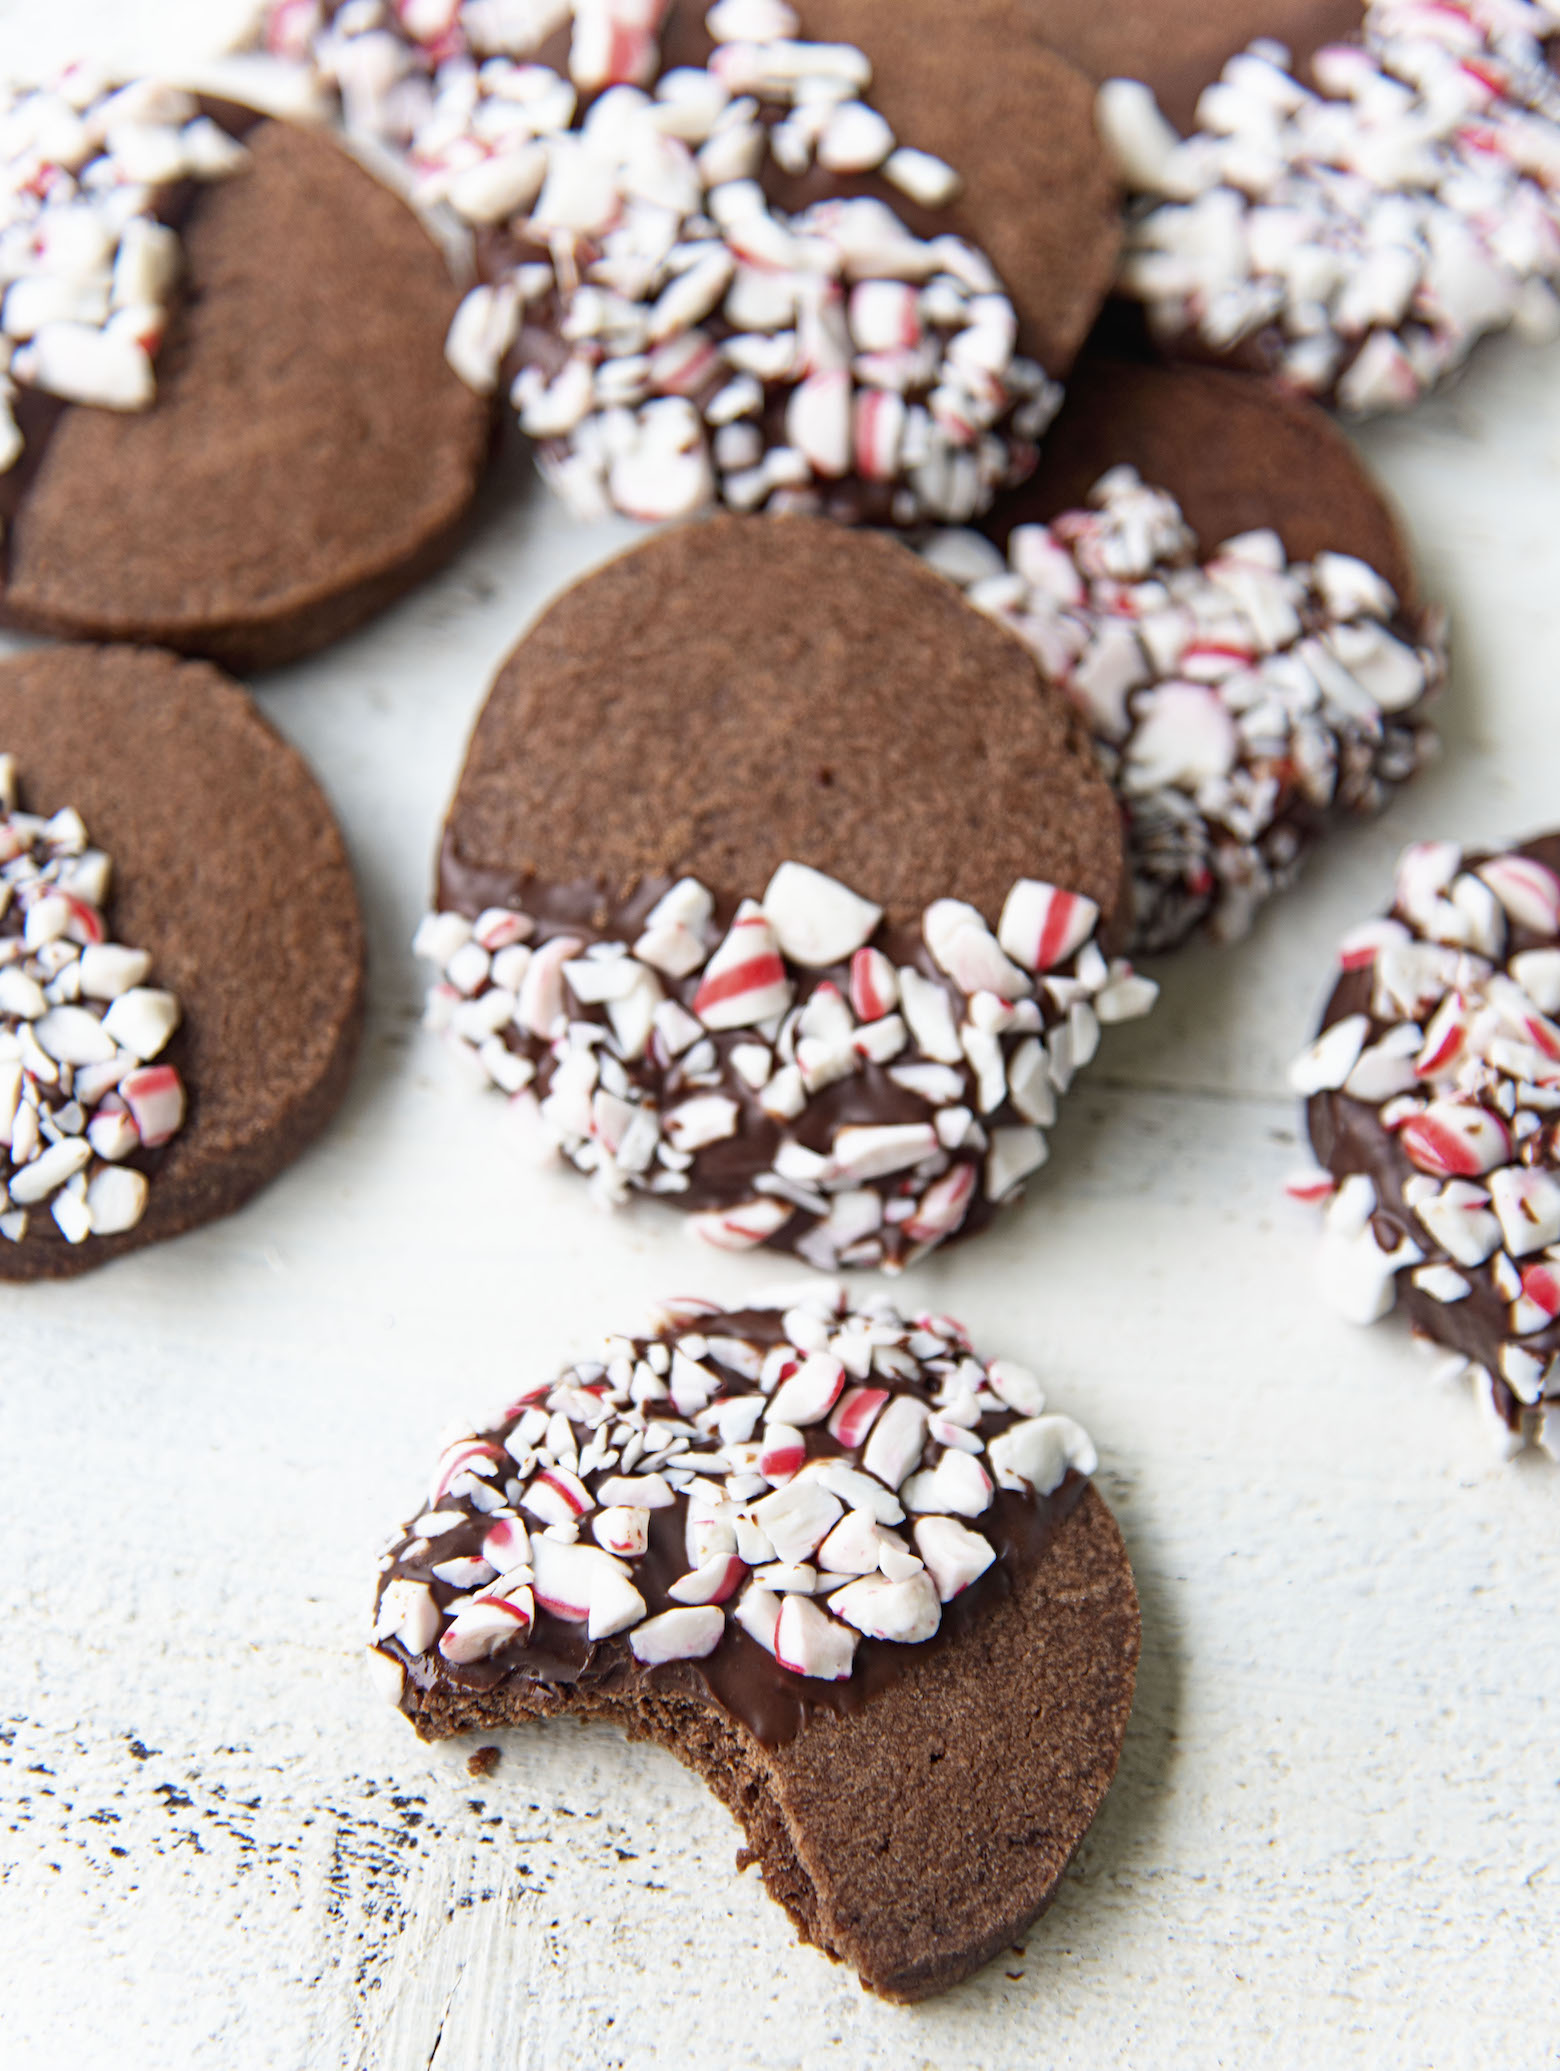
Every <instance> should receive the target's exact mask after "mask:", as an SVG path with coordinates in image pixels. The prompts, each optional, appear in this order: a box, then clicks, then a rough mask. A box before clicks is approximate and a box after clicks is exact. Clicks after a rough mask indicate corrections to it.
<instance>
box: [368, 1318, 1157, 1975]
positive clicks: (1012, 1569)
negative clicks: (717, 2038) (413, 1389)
mask: <svg viewBox="0 0 1560 2071" xmlns="http://www.w3.org/2000/svg"><path fill="white" fill-rule="evenodd" d="M658 1374H664V1375H665V1376H666V1379H665V1380H664V1381H658V1380H657V1375H658ZM658 1388H659V1389H660V1390H661V1393H660V1394H658V1393H657V1392H656V1391H657V1389H658ZM1095 1464H1096V1462H1095V1453H1094V1448H1093V1446H1092V1444H1091V1443H1090V1441H1089V1439H1088V1437H1087V1435H1086V1434H1085V1433H1084V1432H1083V1430H1082V1429H1081V1428H1080V1427H1079V1426H1078V1425H1077V1424H1076V1423H1074V1422H1073V1420H1072V1419H1071V1418H1069V1417H1066V1416H1058V1415H1056V1414H1054V1413H1047V1412H1046V1409H1045V1400H1044V1396H1043V1394H1042V1392H1041V1389H1040V1386H1039V1384H1038V1382H1037V1381H1036V1380H1035V1378H1034V1376H1033V1375H1032V1374H1030V1373H1028V1372H1027V1371H1025V1370H1024V1369H1023V1368H1020V1367H1017V1366H1015V1365H1014V1364H1012V1363H1011V1362H1009V1361H1006V1360H1001V1359H998V1360H992V1361H989V1362H987V1361H982V1360H981V1359H979V1358H978V1357H976V1356H974V1355H973V1354H972V1353H971V1351H970V1347H969V1340H968V1339H967V1337H966V1336H965V1335H964V1333H963V1331H962V1330H961V1329H960V1327H959V1326H958V1325H957V1324H955V1323H952V1322H951V1321H949V1320H948V1319H947V1318H933V1319H924V1320H923V1321H922V1322H920V1323H919V1324H914V1325H912V1324H909V1323H907V1322H905V1321H903V1320H902V1319H901V1318H900V1317H898V1316H897V1315H896V1314H895V1313H894V1311H893V1310H892V1309H891V1308H890V1307H889V1306H888V1305H887V1304H877V1305H874V1306H873V1308H872V1310H871V1312H870V1313H869V1314H851V1313H849V1312H848V1310H847V1308H846V1305H845V1303H844V1301H843V1299H842V1298H840V1297H839V1296H838V1291H837V1290H836V1291H835V1293H834V1295H832V1296H830V1295H828V1294H825V1293H823V1292H822V1291H820V1292H819V1294H818V1295H816V1296H809V1297H808V1298H807V1299H805V1300H802V1301H799V1302H798V1303H797V1304H796V1306H794V1307H793V1308H790V1309H789V1310H787V1311H786V1312H785V1314H784V1315H783V1316H782V1315H781V1314H779V1313H777V1312H775V1311H774V1310H761V1309H747V1310H739V1311H735V1312H724V1313H723V1312H721V1311H719V1310H718V1308H717V1307H716V1305H715V1304H713V1303H705V1302H699V1301H679V1302H677V1303H675V1304H668V1305H667V1306H666V1308H665V1309H664V1311H663V1312H662V1313H661V1314H660V1316H659V1317H658V1318H657V1319H656V1321H655V1323H654V1325H653V1326H652V1328H651V1330H650V1331H649V1332H648V1333H647V1334H646V1335H645V1336H643V1337H636V1338H630V1337H627V1336H622V1337H615V1338H609V1339H608V1340H607V1341H606V1342H605V1344H604V1345H603V1347H602V1348H601V1354H600V1357H599V1358H597V1359H593V1360H589V1361H583V1362H581V1363H580V1364H579V1365H578V1366H576V1367H573V1368H570V1369H568V1370H566V1371H565V1372H564V1373H563V1374H562V1375H561V1376H560V1377H559V1378H558V1379H557V1381H556V1382H549V1381H547V1380H542V1381H541V1382H540V1383H529V1382H528V1384H527V1385H526V1387H525V1388H524V1389H523V1390H522V1391H521V1395H520V1399H519V1400H518V1401H517V1402H516V1403H515V1404H514V1405H513V1406H512V1407H511V1408H510V1409H508V1410H507V1411H506V1412H505V1413H504V1415H503V1417H502V1418H501V1419H500V1420H499V1421H498V1423H497V1424H495V1426H494V1427H493V1428H491V1429H489V1430H484V1431H482V1432H480V1433H479V1432H476V1431H473V1432H471V1433H470V1434H469V1435H468V1436H464V1437H461V1438H458V1439H456V1440H454V1441H453V1442H452V1443H451V1444H450V1445H449V1446H448V1447H447V1448H446V1450H445V1452H444V1453H443V1455H442V1456H441V1458H440V1460H439V1463H438V1466H437V1468H436V1469H435V1473H434V1477H433V1481H432V1484H431V1487H430V1491H429V1496H428V1502H427V1506H426V1509H425V1510H424V1511H423V1512H422V1513H421V1514H420V1515H419V1516H418V1517H417V1518H415V1519H414V1521H413V1522H412V1523H411V1524H410V1525H409V1526H408V1527H407V1528H406V1529H405V1530H404V1531H403V1532H402V1533H401V1534H399V1535H398V1536H397V1538H396V1539H395V1540H394V1541H393V1542H392V1545H391V1550H390V1551H389V1552H388V1553H387V1554H386V1556H385V1558H384V1559H383V1561H382V1562H381V1579H380V1587H379V1596H378V1601H377V1606H376V1623H375V1633H374V1642H375V1652H374V1654H373V1656H372V1657H371V1658H372V1660H373V1663H374V1667H375V1670H376V1673H377V1674H380V1675H382V1676H383V1679H384V1682H385V1687H386V1692H387V1694H388V1695H389V1696H390V1697H391V1698H392V1699H393V1700H394V1701H395V1702H396V1703H397V1704H399V1706H400V1707H401V1709H402V1710H403V1711H404V1712H405V1714H406V1715H407V1717H408V1718H409V1719H410V1720H411V1721H412V1723H413V1725H414V1726H415V1727H416V1729H417V1732H418V1734H419V1735H420V1736H421V1737H422V1738H423V1739H425V1740H437V1739H442V1738H444V1737H446V1736H448V1735H450V1734H455V1733H462V1732H467V1731H480V1732H482V1733H484V1734H486V1733H490V1732H491V1731H492V1730H493V1729H494V1728H495V1727H498V1726H507V1725H519V1724H522V1723H523V1722H525V1721H526V1720H527V1719H530V1718H533V1717H545V1716H548V1715H551V1714H555V1713H559V1712H571V1713H573V1714H574V1715H576V1716H584V1715H588V1714H591V1713H596V1714H600V1715H602V1716H605V1717H607V1718H611V1719H615V1720H617V1721H618V1722H619V1723H620V1724H621V1725H622V1726H623V1727H624V1728H625V1729H626V1731H627V1732H628V1733H629V1735H630V1736H631V1737H632V1738H635V1739H652V1740H655V1741H657V1742H658V1743H659V1744H660V1745H662V1746H664V1747H666V1748H667V1749H669V1750H670V1752H671V1753H673V1754H675V1755H676V1756H677V1757H678V1758H679V1760H681V1761H683V1762H685V1763H686V1764H687V1765H688V1766H689V1767H690V1768H692V1769H693V1770H694V1771H695V1772H696V1773H697V1774H698V1775H700V1776H701V1777H702V1778H703V1779H704V1780H705V1781H706V1782H707V1783H708V1784H709V1785H710V1787H711V1789H713V1790H714V1791H715V1793H716V1795H717V1796H718V1797H719V1798H720V1799H721V1801H722V1802H723V1803H724V1804H725V1805H726V1806H727V1807H728V1809H729V1810H730V1811H731V1812H732V1814H733V1816H734V1817H735V1818H736V1819H738V1820H739V1821H740V1823H741V1824H742V1827H743V1829H744V1831H745V1835H746V1841H747V1846H746V1848H745V1849H744V1850H743V1853H742V1855H741V1856H740V1857H739V1858H738V1860H739V1863H743V1862H747V1861H755V1860H756V1861H757V1863H758V1864H759V1866H760V1869H761V1871H762V1873H763V1877H764V1882H765V1886H766V1888H767V1890H768V1891H769V1894H770V1896H771V1897H772V1898H774V1899H776V1900H777V1901H778V1902H779V1903H780V1904H781V1905H783V1906H784V1907H785V1908H786V1910H787V1912H788V1913H789V1914H790V1915H791V1918H792V1920H793V1922H794V1923H795V1926H796V1928H797V1931H798V1933H799V1935H800V1937H801V1938H802V1940H804V1941H807V1942H811V1943H812V1944H813V1945H814V1946H816V1947H817V1948H819V1949H821V1950H822V1951H823V1952H824V1953H825V1954H827V1955H829V1956H831V1957H833V1958H834V1959H835V1960H837V1961H844V1962H848V1963H850V1964H852V1965H853V1966H854V1967H855V1968H856V1970H857V1971H858V1972H859V1974H860V1977H861V1981H862V1983H863V1984H864V1985H865V1986H866V1987H867V1988H868V1989H869V1990H871V1991H873V1992H876V1993H879V1994H880V1995H881V1996H883V1997H884V1998H887V1999H892V2000H899V2001H911V2000H917V1999H924V1998H927V1997H929V1996H930V1995H931V1994H932V1993H935V1992H939V1991H943V1990H946V1989H947V1988H948V1987H949V1986H951V1985H954V1984H956V1983H958V1981H959V1980H960V1979H961V1978H964V1977H967V1976H968V1975H969V1974H970V1973H971V1972H972V1971H974V1970H976V1969H978V1968H979V1966H980V1965H981V1964H982V1963H984V1962H986V1961H988V1960H989V1959H990V1958H991V1957H992V1956H993V1955H995V1954H997V1953H998V1951H1000V1950H1001V1949H1003V1948H1005V1947H1007V1946H1009V1945H1010V1944H1011V1943H1012V1942H1013V1941H1014V1940H1015V1939H1016V1938H1017V1937H1018V1936H1019V1935H1020V1934H1022V1932H1023V1931H1024V1929H1025V1928H1026V1927H1027V1926H1028V1924H1029V1923H1030V1921H1032V1920H1033V1918H1034V1917H1035V1915H1036V1914H1037V1913H1039V1912H1040V1911H1042V1910H1043V1909H1044V1907H1045V1906H1046V1905H1047V1904H1048V1903H1049V1901H1050V1899H1051V1898H1052V1896H1053V1895H1054V1893H1055V1891H1056V1888H1057V1885H1058V1883H1059V1881H1060V1879H1061V1876H1062V1873H1063V1871H1064V1870H1065V1868H1066V1866H1067V1863H1068V1861H1069V1860H1070V1859H1071V1857H1072V1854H1073V1852H1074V1850H1075V1849H1076V1848H1077V1846H1078V1843H1079V1841H1080V1840H1081V1839H1082V1837H1083V1835H1084V1833H1085V1832H1086V1831H1087V1829H1088V1826H1089V1824H1090V1822H1091V1821H1092V1819H1093V1817H1094V1815H1095V1812H1096V1811H1097V1810H1098V1807H1099V1804H1100V1801H1101V1799H1102V1798H1103V1796H1104V1794H1105V1791H1106V1788H1107V1787H1108V1785H1109V1783H1110V1780H1111V1777H1112V1775H1113V1773H1114V1771H1115V1767H1116V1762H1117V1757H1118V1755H1119V1752H1120V1748H1121V1742H1122V1737H1123V1734H1124V1732H1125V1729H1126V1724H1127V1718H1128V1715H1129V1712H1130V1709H1131V1704H1132V1693H1133V1683H1134V1677H1135V1671H1136V1664H1137V1655H1138V1646H1139V1616H1138V1606H1137V1598H1136V1593H1135V1590H1134V1588H1133V1583H1132V1574H1131V1569H1130V1567H1129V1565H1128V1561H1127V1556H1126V1551H1125V1548H1124V1547H1123V1545H1122V1542H1121V1536H1120V1533H1119V1532H1118V1530H1117V1528H1116V1525H1115V1521H1114V1520H1113V1518H1112V1517H1111V1514H1110V1512H1109V1510H1108V1509H1107V1508H1106V1506H1105V1504H1104V1502H1103V1500H1102V1499H1101V1497H1100V1496H1099V1494H1098V1492H1097V1491H1096V1489H1095V1488H1094V1486H1093V1485H1092V1483H1091V1482H1090V1481H1089V1480H1088V1479H1087V1477H1088V1476H1089V1475H1090V1474H1092V1472H1093V1471H1094V1468H1095ZM571 1533H572V1534H573V1535H574V1536H573V1537H572V1539H571V1538H570V1537H569V1535H570V1534H571Z"/></svg>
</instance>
